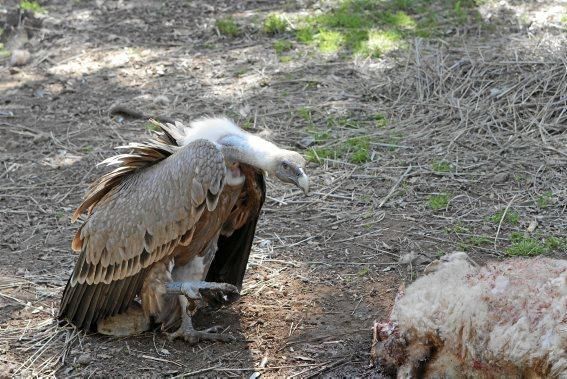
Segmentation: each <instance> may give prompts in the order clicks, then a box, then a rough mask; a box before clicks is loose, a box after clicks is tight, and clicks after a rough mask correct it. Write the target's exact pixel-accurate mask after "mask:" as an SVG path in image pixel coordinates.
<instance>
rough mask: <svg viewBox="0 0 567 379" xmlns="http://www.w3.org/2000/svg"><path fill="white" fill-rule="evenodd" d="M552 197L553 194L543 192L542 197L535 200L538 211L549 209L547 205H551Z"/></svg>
mask: <svg viewBox="0 0 567 379" xmlns="http://www.w3.org/2000/svg"><path fill="white" fill-rule="evenodd" d="M552 196H553V193H551V191H547V192H544V193H543V194H542V195H540V196H539V197H538V198H537V200H536V202H537V206H538V207H539V208H540V209H545V208H547V207H549V204H550V203H551V200H552Z"/></svg>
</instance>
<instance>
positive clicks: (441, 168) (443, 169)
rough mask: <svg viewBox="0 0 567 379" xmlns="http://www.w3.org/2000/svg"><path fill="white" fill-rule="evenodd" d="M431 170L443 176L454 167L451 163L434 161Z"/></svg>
mask: <svg viewBox="0 0 567 379" xmlns="http://www.w3.org/2000/svg"><path fill="white" fill-rule="evenodd" d="M431 168H432V169H433V171H434V172H436V173H438V174H443V173H447V172H451V171H452V169H453V166H452V165H451V163H449V162H446V161H433V163H431Z"/></svg>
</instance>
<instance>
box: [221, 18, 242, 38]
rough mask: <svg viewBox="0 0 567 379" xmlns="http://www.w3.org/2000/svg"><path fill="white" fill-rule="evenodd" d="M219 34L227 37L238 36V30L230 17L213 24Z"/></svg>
mask: <svg viewBox="0 0 567 379" xmlns="http://www.w3.org/2000/svg"><path fill="white" fill-rule="evenodd" d="M215 25H216V27H217V29H218V30H219V33H220V34H222V35H223V36H227V37H237V36H238V35H240V28H239V27H238V24H237V23H236V22H235V21H234V19H233V18H232V17H226V18H221V19H219V20H217V21H216V23H215Z"/></svg>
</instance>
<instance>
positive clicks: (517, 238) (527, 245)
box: [506, 232, 567, 256]
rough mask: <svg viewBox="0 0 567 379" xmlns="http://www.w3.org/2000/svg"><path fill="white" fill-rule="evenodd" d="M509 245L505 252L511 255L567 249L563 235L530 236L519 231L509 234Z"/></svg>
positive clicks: (546, 252)
mask: <svg viewBox="0 0 567 379" xmlns="http://www.w3.org/2000/svg"><path fill="white" fill-rule="evenodd" d="M510 241H511V242H512V243H511V245H510V246H509V247H508V248H507V249H506V254H508V255H512V256H535V255H541V254H548V253H550V252H553V251H563V252H566V251H567V238H565V237H555V236H547V237H545V236H544V237H531V236H526V235H524V234H523V233H520V232H513V233H512V234H511V235H510Z"/></svg>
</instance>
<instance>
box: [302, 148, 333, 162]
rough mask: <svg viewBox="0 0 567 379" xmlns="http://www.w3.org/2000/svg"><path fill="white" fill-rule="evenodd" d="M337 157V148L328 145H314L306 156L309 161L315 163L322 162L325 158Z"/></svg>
mask: <svg viewBox="0 0 567 379" xmlns="http://www.w3.org/2000/svg"><path fill="white" fill-rule="evenodd" d="M336 157H337V155H336V152H335V150H333V149H330V148H326V147H319V148H318V147H312V148H311V149H309V150H308V151H307V153H306V154H305V158H306V159H307V160H308V161H309V162H315V163H321V162H323V160H324V159H334V158H336Z"/></svg>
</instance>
